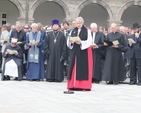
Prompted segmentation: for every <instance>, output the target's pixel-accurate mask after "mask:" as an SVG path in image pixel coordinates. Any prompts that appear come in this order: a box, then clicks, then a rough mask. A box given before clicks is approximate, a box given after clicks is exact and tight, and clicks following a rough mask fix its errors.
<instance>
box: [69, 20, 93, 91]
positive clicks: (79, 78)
mask: <svg viewBox="0 0 141 113" xmlns="http://www.w3.org/2000/svg"><path fill="white" fill-rule="evenodd" d="M76 24H77V28H75V29H73V31H72V32H71V37H72V38H73V37H76V36H79V38H80V40H77V41H75V42H73V41H71V40H70V39H68V40H67V46H68V47H69V48H70V49H71V50H70V65H69V70H68V76H67V79H68V85H67V88H68V89H72V90H74V89H77V90H91V88H92V68H93V58H92V49H91V44H92V36H91V31H90V30H88V29H87V28H86V27H85V26H84V20H83V18H82V17H78V18H76Z"/></svg>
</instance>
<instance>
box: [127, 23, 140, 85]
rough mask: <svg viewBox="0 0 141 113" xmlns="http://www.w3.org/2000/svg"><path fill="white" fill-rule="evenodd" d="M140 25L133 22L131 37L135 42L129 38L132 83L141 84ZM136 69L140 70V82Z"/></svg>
mask: <svg viewBox="0 0 141 113" xmlns="http://www.w3.org/2000/svg"><path fill="white" fill-rule="evenodd" d="M139 27H140V26H139V24H138V23H134V24H133V29H134V34H133V35H131V36H130V37H131V39H133V41H134V42H133V41H131V40H129V46H130V61H131V74H130V85H134V84H137V85H141V33H140V32H139V29H140V28H139ZM136 71H137V72H138V83H137V77H136Z"/></svg>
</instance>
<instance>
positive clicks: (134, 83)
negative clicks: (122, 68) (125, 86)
mask: <svg viewBox="0 0 141 113" xmlns="http://www.w3.org/2000/svg"><path fill="white" fill-rule="evenodd" d="M136 84H137V82H136V81H135V80H133V81H130V83H129V85H136Z"/></svg>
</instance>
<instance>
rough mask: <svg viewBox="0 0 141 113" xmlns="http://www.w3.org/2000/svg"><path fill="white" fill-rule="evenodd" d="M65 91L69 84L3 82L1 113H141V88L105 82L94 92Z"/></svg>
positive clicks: (94, 88)
mask: <svg viewBox="0 0 141 113" xmlns="http://www.w3.org/2000/svg"><path fill="white" fill-rule="evenodd" d="M127 81H128V80H127ZM65 90H66V81H64V82H62V83H48V82H45V81H42V82H41V81H40V82H36V81H34V82H30V81H25V80H23V81H14V80H11V81H0V113H141V86H137V85H133V86H130V85H128V84H119V85H106V84H105V82H102V83H100V84H93V88H92V91H75V92H74V94H71V95H68V94H63V91H65Z"/></svg>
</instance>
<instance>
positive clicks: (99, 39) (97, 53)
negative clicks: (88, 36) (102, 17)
mask: <svg viewBox="0 0 141 113" xmlns="http://www.w3.org/2000/svg"><path fill="white" fill-rule="evenodd" d="M90 27H91V32H92V38H93V40H92V51H93V61H94V67H93V80H92V82H95V83H99V82H100V81H101V76H102V67H101V62H102V58H103V57H104V52H105V51H106V48H105V47H104V38H105V37H104V34H103V33H102V32H99V31H98V27H97V24H96V23H91V25H90Z"/></svg>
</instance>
